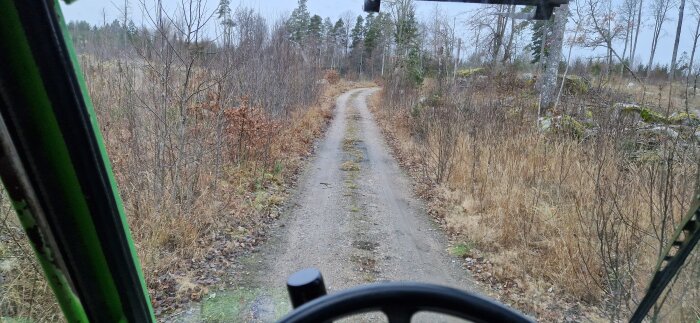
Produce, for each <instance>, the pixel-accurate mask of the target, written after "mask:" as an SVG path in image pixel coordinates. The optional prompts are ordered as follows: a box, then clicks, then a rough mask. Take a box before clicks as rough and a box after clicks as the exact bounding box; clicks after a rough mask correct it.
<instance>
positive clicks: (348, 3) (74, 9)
mask: <svg viewBox="0 0 700 323" xmlns="http://www.w3.org/2000/svg"><path fill="white" fill-rule="evenodd" d="M123 1H124V0H112V1H99V0H79V1H76V2H74V3H73V4H71V5H65V4H63V2H61V4H62V8H63V11H64V14H65V16H66V19H67V20H68V21H71V20H85V21H88V22H90V23H91V24H102V22H103V18H106V20H107V22H110V21H112V20H114V19H116V18H117V17H118V16H119V12H120V10H119V9H117V7H119V6H120V5H119V4H121V5H122V6H123ZM127 1H129V2H130V7H131V10H132V11H133V12H134V13H135V14H134V18H133V19H134V21H135V22H137V23H139V21H140V20H141V14H140V11H141V10H140V9H139V5H138V1H137V0H127ZM145 1H146V2H147V3H150V2H154V0H145ZM180 1H181V0H163V2H164V3H165V4H166V5H168V6H169V7H171V8H174V7H175V6H176V5H177V3H179V2H180ZM205 1H207V3H208V5H209V6H210V7H211V8H214V7H215V6H216V4H217V3H218V0H205ZM613 1H614V2H619V1H620V0H613ZM646 2H648V1H645V3H646ZM688 2H690V1H688ZM231 3H232V7H236V6H242V7H248V8H253V9H255V10H257V11H259V12H260V13H261V14H262V15H263V16H265V17H268V18H270V19H275V18H278V17H280V16H283V15H286V14H289V13H290V12H291V11H292V10H293V9H294V8H295V7H296V5H297V1H296V0H264V1H263V0H232V1H231ZM362 3H363V1H362V0H309V1H308V7H309V11H310V12H311V13H312V14H318V15H320V16H322V17H331V19H333V20H335V19H337V18H338V17H339V16H341V15H342V14H343V13H345V12H346V11H350V12H352V13H353V14H355V15H358V14H363V12H362V9H361V8H362ZM436 6H437V7H438V8H439V9H440V10H441V11H442V12H443V13H444V14H445V17H444V19H448V21H452V20H453V18H454V17H455V16H457V15H459V18H458V19H462V20H464V19H468V17H469V13H468V12H469V11H470V10H472V9H474V8H477V6H479V5H473V4H460V3H435V2H431V3H428V2H417V11H418V15H419V17H421V18H423V19H427V17H429V16H430V15H431V14H432V13H433V12H434V10H435V7H436ZM645 10H646V11H647V13H648V9H646V8H645ZM691 11H692V7H691V6H690V5H687V6H686V15H685V16H686V18H685V21H684V26H683V34H682V38H681V48H680V50H679V57H680V55H682V53H683V52H684V51H685V52H688V55H689V54H690V51H691V47H692V43H693V42H692V31H693V30H691V29H694V27H695V25H694V24H695V21H694V17H692V16H691V14H690V12H691ZM668 17H669V21H667V22H666V23H665V28H664V31H663V33H662V35H661V40H660V43H659V46H658V49H657V53H656V58H655V61H656V62H660V63H663V64H668V63H669V62H670V60H671V55H672V50H673V37H674V36H675V28H676V20H677V19H678V10H677V8H676V7H674V8H673V9H672V10H670V12H669V15H668ZM458 21H459V20H458ZM643 21H644V22H648V23H651V18H649V17H647V18H646V19H645V20H643ZM648 28H649V29H648V30H646V32H645V30H642V31H643V32H642V34H641V35H640V39H639V46H640V47H639V48H638V49H637V52H638V53H640V55H638V57H640V58H642V61H643V62H644V63H646V62H647V60H648V54H649V53H648V52H649V49H650V47H651V35H650V34H651V30H650V29H651V26H649V27H648ZM464 37H465V38H466V37H468V36H467V35H466V32H465V35H464ZM621 46H622V45H620V47H621ZM466 50H467V52H468V51H469V48H466ZM567 51H568V50H565V53H566V52H567ZM601 53H602V51H597V52H593V51H592V50H591V49H583V48H575V49H574V55H575V56H581V57H590V56H599V55H601Z"/></svg>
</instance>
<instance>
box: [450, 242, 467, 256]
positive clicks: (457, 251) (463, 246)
mask: <svg viewBox="0 0 700 323" xmlns="http://www.w3.org/2000/svg"><path fill="white" fill-rule="evenodd" d="M471 252H472V245H471V244H470V243H458V244H456V245H454V246H452V247H451V248H450V253H451V254H452V255H454V256H456V257H460V258H464V257H466V256H468V255H470V254H471Z"/></svg>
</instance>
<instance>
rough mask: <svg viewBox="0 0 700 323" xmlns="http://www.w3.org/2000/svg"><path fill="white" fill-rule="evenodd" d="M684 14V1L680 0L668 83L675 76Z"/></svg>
mask: <svg viewBox="0 0 700 323" xmlns="http://www.w3.org/2000/svg"><path fill="white" fill-rule="evenodd" d="M684 12H685V0H680V7H679V8H678V24H677V25H676V40H675V41H674V43H673V57H671V72H670V73H669V76H668V77H669V81H673V77H674V75H675V74H676V59H677V58H678V45H679V44H680V41H681V31H682V30H683V14H684Z"/></svg>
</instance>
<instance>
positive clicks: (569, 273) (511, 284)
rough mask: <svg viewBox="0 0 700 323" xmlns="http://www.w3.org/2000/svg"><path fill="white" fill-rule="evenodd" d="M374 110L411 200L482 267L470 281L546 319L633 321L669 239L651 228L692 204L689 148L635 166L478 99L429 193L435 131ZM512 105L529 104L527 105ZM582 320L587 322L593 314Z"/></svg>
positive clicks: (397, 112) (606, 144)
mask: <svg viewBox="0 0 700 323" xmlns="http://www.w3.org/2000/svg"><path fill="white" fill-rule="evenodd" d="M493 95H494V94H493V93H491V94H489V93H485V92H484V93H481V92H479V93H476V95H475V96H473V97H477V98H480V99H484V98H485V99H489V98H491V99H490V100H494V97H493ZM499 95H500V96H501V97H507V98H508V97H511V98H512V97H514V95H513V94H512V93H509V92H506V93H499ZM516 96H517V95H516ZM372 100H373V102H372V105H373V106H374V112H375V114H377V115H378V117H379V120H380V123H381V124H382V127H383V129H384V131H385V133H387V134H388V135H389V137H390V138H393V139H392V140H391V141H392V143H393V144H392V146H393V148H394V150H395V152H396V153H397V155H399V157H400V159H401V160H402V164H403V165H404V166H405V167H407V168H408V169H410V170H411V171H412V174H413V175H414V176H415V177H416V178H417V179H418V180H419V182H420V184H419V185H418V187H417V191H418V193H419V194H421V195H423V196H426V197H427V198H428V199H429V200H430V205H431V207H430V209H431V212H433V213H434V214H435V215H436V216H437V217H438V218H439V219H440V220H441V222H442V224H443V226H444V227H445V228H446V230H448V231H449V232H450V233H451V234H452V237H453V239H454V242H455V244H461V245H465V246H470V249H469V252H468V254H467V255H465V256H466V257H469V258H472V259H481V258H484V260H483V261H482V263H483V265H482V266H479V267H478V268H479V269H480V270H479V273H476V272H475V276H477V278H479V279H481V280H484V281H486V282H487V283H489V284H490V285H491V286H492V287H494V289H495V290H497V296H498V297H500V298H502V299H503V300H505V301H507V302H509V303H511V304H513V305H515V306H517V307H518V308H521V309H523V310H525V311H527V312H529V313H533V314H536V315H537V317H539V319H541V320H545V321H561V320H562V319H564V318H566V317H567V316H568V315H573V314H572V313H576V312H579V313H578V314H577V315H580V314H582V313H580V312H586V311H592V310H591V309H590V308H588V309H586V310H583V308H586V307H587V306H590V305H595V306H597V307H599V308H600V309H601V310H600V311H599V312H598V311H597V313H598V314H600V315H603V316H605V317H614V315H621V318H623V319H624V318H625V317H626V316H625V315H629V312H628V311H629V308H630V307H632V308H633V307H634V302H635V301H638V300H639V297H640V296H641V295H642V294H643V292H644V289H645V288H646V287H647V286H646V284H647V283H648V282H649V280H650V277H651V276H650V275H651V274H652V270H653V268H654V265H655V264H656V261H657V259H658V253H659V250H660V245H659V240H658V234H660V233H661V232H664V233H663V234H668V233H669V230H672V228H669V227H666V228H665V229H659V228H660V227H661V226H662V224H663V223H666V225H667V226H669V223H677V222H676V221H677V220H678V219H680V217H681V216H682V215H684V212H686V208H687V207H688V206H689V201H690V197H691V196H692V193H693V189H694V188H695V182H694V179H695V174H696V173H697V164H694V163H693V160H694V159H693V156H696V155H693V154H695V152H693V151H692V149H691V150H690V151H687V150H686V151H682V149H679V148H678V147H676V148H673V147H666V150H664V151H665V152H664V153H662V155H663V156H664V157H662V159H661V161H658V162H651V163H640V162H635V161H631V160H629V158H627V157H625V155H624V154H623V153H621V151H620V150H619V146H618V145H616V144H615V142H614V141H613V140H611V139H609V138H606V137H599V138H598V139H594V140H589V141H585V142H582V141H580V140H578V139H576V138H572V137H567V136H552V135H551V134H550V135H545V134H542V133H539V132H538V131H536V130H535V129H534V127H532V126H527V125H524V124H523V121H525V122H527V123H530V122H531V123H530V124H534V118H533V115H532V113H533V112H532V111H526V112H525V119H522V118H523V117H522V115H521V116H513V117H512V118H509V117H508V115H509V111H510V110H512V108H511V107H508V106H507V105H509V104H508V101H507V100H501V101H499V103H498V104H497V105H493V104H487V105H486V106H485V108H483V109H481V108H479V104H481V102H483V103H486V101H478V102H480V103H475V106H476V107H473V108H472V109H473V110H471V111H473V112H471V114H470V115H469V117H467V119H466V121H465V120H461V119H460V122H464V124H465V125H466V128H467V129H464V130H463V131H459V132H458V134H457V135H456V138H455V139H454V143H453V144H454V146H455V153H454V159H453V163H454V166H453V167H452V171H451V173H450V176H449V177H448V178H447V180H445V181H443V182H440V183H436V181H435V177H434V176H433V175H432V174H434V173H435V172H434V170H435V169H436V168H437V167H438V165H437V163H436V160H435V158H431V156H437V155H438V154H439V152H438V150H439V149H441V147H440V146H439V145H438V144H436V143H439V140H438V139H439V138H435V137H437V136H438V135H439V132H436V131H434V130H429V131H428V133H427V134H423V135H421V132H420V131H422V130H421V129H426V128H421V126H420V125H421V122H423V121H421V120H416V119H415V115H413V116H412V115H411V114H410V113H409V109H405V108H402V107H398V108H393V109H392V108H391V107H390V106H389V107H387V105H386V103H385V102H383V101H382V97H381V96H380V95H377V96H375V97H374V98H373V99H372ZM504 105H505V107H504ZM514 106H520V107H523V106H524V107H527V106H533V105H532V104H531V102H529V101H528V100H525V101H517V102H516V103H514ZM380 107H383V108H380ZM523 109H526V108H523ZM494 110H495V111H494ZM486 114H490V116H486ZM494 116H495V117H494ZM420 117H421V118H428V116H427V115H421V116H420ZM493 119H497V120H493ZM527 120H530V121H527ZM416 127H418V128H416ZM416 129H418V130H416ZM427 129H432V128H430V127H428V128H427ZM443 132H444V130H443ZM670 151H675V154H676V156H675V159H673V157H672V156H670V154H673V153H670ZM682 154H685V155H684V156H685V157H682V156H681V155H682ZM669 158H671V159H669ZM665 160H673V162H671V163H670V164H669V163H665V162H664V161H665ZM669 165H671V166H670V167H669ZM669 176H670V177H669ZM666 180H667V181H666ZM664 181H666V182H664ZM663 183H667V184H668V185H662V184H663ZM666 189H670V190H671V191H672V192H671V193H670V195H669V194H667V193H668V191H665V190H666ZM662 209H664V210H665V211H664V210H662ZM664 212H666V213H665V214H667V217H668V219H667V221H666V222H663V220H662V219H661V218H662V217H664V216H665V214H664ZM666 242H667V241H666ZM696 262H697V261H696ZM691 267H692V266H691ZM475 268H476V267H475ZM481 269H485V271H488V274H487V275H484V274H483V273H481ZM688 271H689V272H692V269H689V270H688ZM690 277H692V276H690ZM494 278H495V279H494ZM686 279H688V278H686ZM690 281H692V278H691V280H690ZM687 282H689V281H687ZM503 286H508V287H507V288H506V287H503ZM682 290H685V291H686V292H687V290H688V288H684V287H680V288H679V291H678V292H677V293H676V297H677V296H678V295H681V294H682V293H683V291H682ZM691 290H692V288H691ZM671 298H673V297H671ZM678 300H679V299H678V298H676V299H675V301H670V303H673V302H675V305H673V306H676V307H677V308H681V307H683V306H684V308H685V310H686V315H688V314H687V313H690V312H692V310H690V311H689V309H691V308H692V302H689V303H688V302H686V303H685V304H681V302H678ZM669 307H671V306H669ZM573 308H578V309H573ZM610 311H617V312H618V313H617V314H612V316H609V315H611V314H610ZM567 313H568V314H567ZM625 313H626V314H625ZM669 313H670V314H671V315H673V310H669V311H668V312H666V313H665V314H664V315H666V314H669ZM588 315H589V316H588V317H587V318H585V319H586V320H592V319H595V317H596V316H597V314H596V313H588ZM695 315H697V313H696V314H695ZM574 317H576V316H574ZM691 317H692V314H691ZM618 318H619V317H618ZM579 319H583V317H579Z"/></svg>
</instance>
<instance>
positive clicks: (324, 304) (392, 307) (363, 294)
mask: <svg viewBox="0 0 700 323" xmlns="http://www.w3.org/2000/svg"><path fill="white" fill-rule="evenodd" d="M375 311H381V312H383V313H384V314H385V315H386V316H387V318H388V319H389V323H408V322H411V318H412V317H413V315H414V314H416V313H417V312H423V311H425V312H434V313H441V314H447V315H451V316H454V317H458V318H461V319H465V320H469V321H473V322H534V321H533V320H532V319H530V318H528V317H526V316H524V315H523V314H520V313H518V312H516V311H514V310H512V309H510V308H508V307H506V306H504V305H501V304H498V303H496V302H494V301H492V300H488V299H486V298H483V297H480V296H477V295H474V294H470V293H467V292H464V291H461V290H458V289H454V288H449V287H444V286H438V285H431V284H422V283H380V284H372V285H366V286H360V287H356V288H351V289H347V290H344V291H340V292H338V293H334V294H330V295H326V296H323V297H320V298H316V299H314V300H312V301H310V302H308V303H305V304H304V305H301V306H299V307H297V308H296V309H295V310H294V311H292V312H291V313H289V314H288V315H287V316H285V317H284V318H282V319H281V320H280V321H279V322H280V323H296V322H330V321H333V320H339V319H342V318H344V317H348V316H351V315H355V314H361V313H366V312H375Z"/></svg>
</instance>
